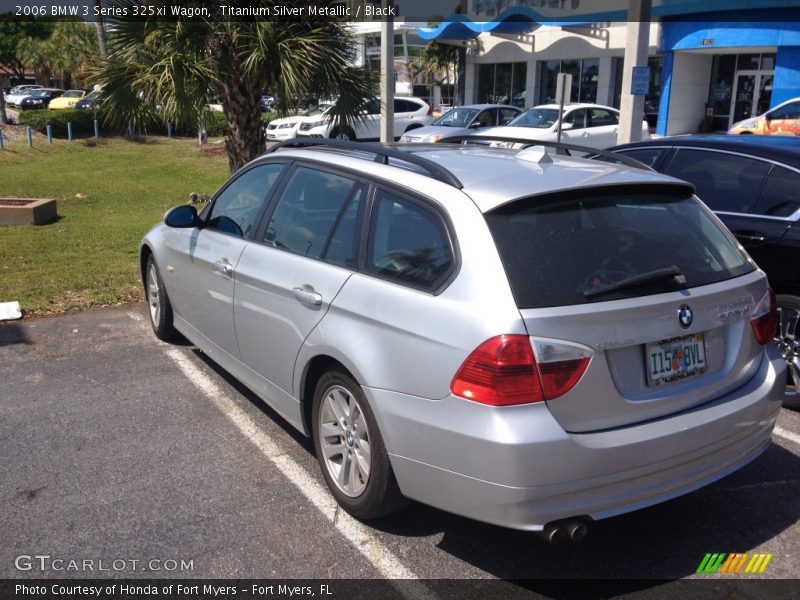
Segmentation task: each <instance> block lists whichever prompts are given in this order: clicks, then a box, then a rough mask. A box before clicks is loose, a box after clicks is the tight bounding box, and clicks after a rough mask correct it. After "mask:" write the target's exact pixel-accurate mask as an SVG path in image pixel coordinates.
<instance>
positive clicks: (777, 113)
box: [768, 102, 800, 119]
mask: <svg viewBox="0 0 800 600" xmlns="http://www.w3.org/2000/svg"><path fill="white" fill-rule="evenodd" d="M768 116H769V118H770V119H800V102H792V103H790V104H787V105H786V106H781V107H780V108H777V109H775V110H774V111H772V112H771V113H769V115H768Z"/></svg>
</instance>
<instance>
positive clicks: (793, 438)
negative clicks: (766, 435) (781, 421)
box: [772, 427, 800, 444]
mask: <svg viewBox="0 0 800 600" xmlns="http://www.w3.org/2000/svg"><path fill="white" fill-rule="evenodd" d="M772 432H773V433H774V434H775V435H777V436H778V437H782V438H783V439H785V440H789V441H790V442H794V443H795V444H800V435H797V434H796V433H794V432H792V431H789V430H787V429H784V428H783V427H775V429H773V430H772Z"/></svg>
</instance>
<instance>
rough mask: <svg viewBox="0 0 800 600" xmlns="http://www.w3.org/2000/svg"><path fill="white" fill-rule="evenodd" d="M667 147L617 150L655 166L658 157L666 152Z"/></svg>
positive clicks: (649, 165)
mask: <svg viewBox="0 0 800 600" xmlns="http://www.w3.org/2000/svg"><path fill="white" fill-rule="evenodd" d="M666 150H667V149H666V148H636V149H635V150H623V151H617V152H619V153H620V154H624V155H625V156H629V157H631V158H632V159H634V160H638V161H639V162H640V163H644V164H646V165H647V166H648V167H655V165H656V163H657V162H658V159H659V158H661V155H662V154H664V152H666Z"/></svg>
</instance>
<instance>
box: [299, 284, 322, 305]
mask: <svg viewBox="0 0 800 600" xmlns="http://www.w3.org/2000/svg"><path fill="white" fill-rule="evenodd" d="M305 287H307V288H309V289H305V288H301V287H296V288H294V289H293V290H292V293H293V294H294V297H295V298H297V299H298V300H299V301H300V302H302V303H303V304H310V305H311V306H321V305H322V294H318V293H317V292H315V291H314V288H313V287H311V286H310V285H309V286H305Z"/></svg>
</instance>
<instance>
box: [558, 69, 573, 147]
mask: <svg viewBox="0 0 800 600" xmlns="http://www.w3.org/2000/svg"><path fill="white" fill-rule="evenodd" d="M557 83H558V85H557V94H558V127H557V129H556V142H557V143H561V123H562V118H563V116H564V105H565V104H569V102H570V99H571V97H572V75H570V74H569V73H559V74H558V80H557Z"/></svg>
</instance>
